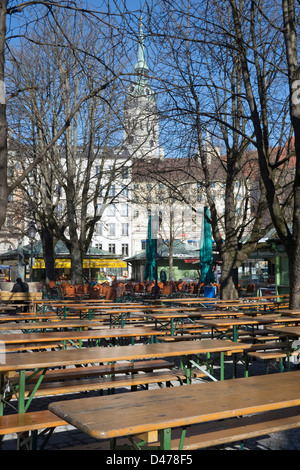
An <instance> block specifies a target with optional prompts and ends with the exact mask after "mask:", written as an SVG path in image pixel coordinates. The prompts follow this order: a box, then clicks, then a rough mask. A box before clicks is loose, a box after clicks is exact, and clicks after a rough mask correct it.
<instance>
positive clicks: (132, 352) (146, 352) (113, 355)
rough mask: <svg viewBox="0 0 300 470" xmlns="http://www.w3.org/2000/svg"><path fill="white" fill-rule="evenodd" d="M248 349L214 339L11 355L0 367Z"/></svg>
mask: <svg viewBox="0 0 300 470" xmlns="http://www.w3.org/2000/svg"><path fill="white" fill-rule="evenodd" d="M249 347H250V345H249V344H243V343H234V342H233V341H230V340H224V339H222V340H217V339H214V340H196V341H181V342H175V343H154V344H135V345H133V346H132V345H130V346H115V347H113V348H80V349H72V350H67V349H66V350H61V351H45V352H38V353H35V352H33V353H12V354H8V355H7V357H6V360H5V362H4V363H0V372H8V371H19V370H28V369H37V368H43V367H59V366H64V365H65V366H67V365H76V364H89V363H99V362H113V361H121V360H138V359H151V358H153V359H155V358H162V357H176V356H177V357H178V356H182V355H191V354H200V353H207V352H229V353H231V352H232V353H233V352H238V351H243V350H246V349H248V348H249Z"/></svg>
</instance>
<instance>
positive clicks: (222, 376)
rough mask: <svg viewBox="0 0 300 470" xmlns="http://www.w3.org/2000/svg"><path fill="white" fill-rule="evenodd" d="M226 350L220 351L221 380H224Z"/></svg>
mask: <svg viewBox="0 0 300 470" xmlns="http://www.w3.org/2000/svg"><path fill="white" fill-rule="evenodd" d="M224 356H225V355H224V352H223V351H222V352H221V353H220V366H221V373H220V380H224V369H225V360H224Z"/></svg>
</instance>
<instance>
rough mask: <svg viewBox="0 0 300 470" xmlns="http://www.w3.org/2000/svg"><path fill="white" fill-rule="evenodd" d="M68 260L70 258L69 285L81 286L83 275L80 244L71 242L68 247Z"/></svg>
mask: <svg viewBox="0 0 300 470" xmlns="http://www.w3.org/2000/svg"><path fill="white" fill-rule="evenodd" d="M68 248H69V250H70V258H71V283H72V284H73V285H75V284H82V279H83V274H82V262H83V256H82V250H81V246H80V242H79V241H78V240H77V241H76V242H75V241H74V240H73V243H71V244H70V245H69V247H68Z"/></svg>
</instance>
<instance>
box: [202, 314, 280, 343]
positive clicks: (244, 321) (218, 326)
mask: <svg viewBox="0 0 300 470" xmlns="http://www.w3.org/2000/svg"><path fill="white" fill-rule="evenodd" d="M267 322H268V321H267ZM198 323H199V324H200V325H203V326H207V327H210V328H211V331H212V335H213V334H214V331H217V332H218V333H219V334H222V335H224V334H225V333H224V331H223V330H224V328H228V329H229V330H230V331H231V335H232V340H233V341H234V342H236V341H237V340H238V328H239V327H240V326H253V325H259V324H260V323H259V321H258V319H257V318H251V317H247V316H242V317H239V318H214V319H210V318H209V319H203V320H198ZM270 323H271V321H270ZM227 334H228V331H227V332H226V335H227Z"/></svg>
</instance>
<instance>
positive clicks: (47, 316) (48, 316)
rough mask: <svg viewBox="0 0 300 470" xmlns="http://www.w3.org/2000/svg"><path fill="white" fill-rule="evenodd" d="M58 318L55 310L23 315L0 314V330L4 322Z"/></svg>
mask: <svg viewBox="0 0 300 470" xmlns="http://www.w3.org/2000/svg"><path fill="white" fill-rule="evenodd" d="M55 319H57V320H59V317H58V316H57V315H56V313H55V312H53V314H43V313H41V314H38V315H37V314H35V313H31V314H30V313H29V314H23V315H14V314H9V315H0V330H1V328H2V324H3V323H6V322H25V321H32V322H40V321H44V320H55Z"/></svg>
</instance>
